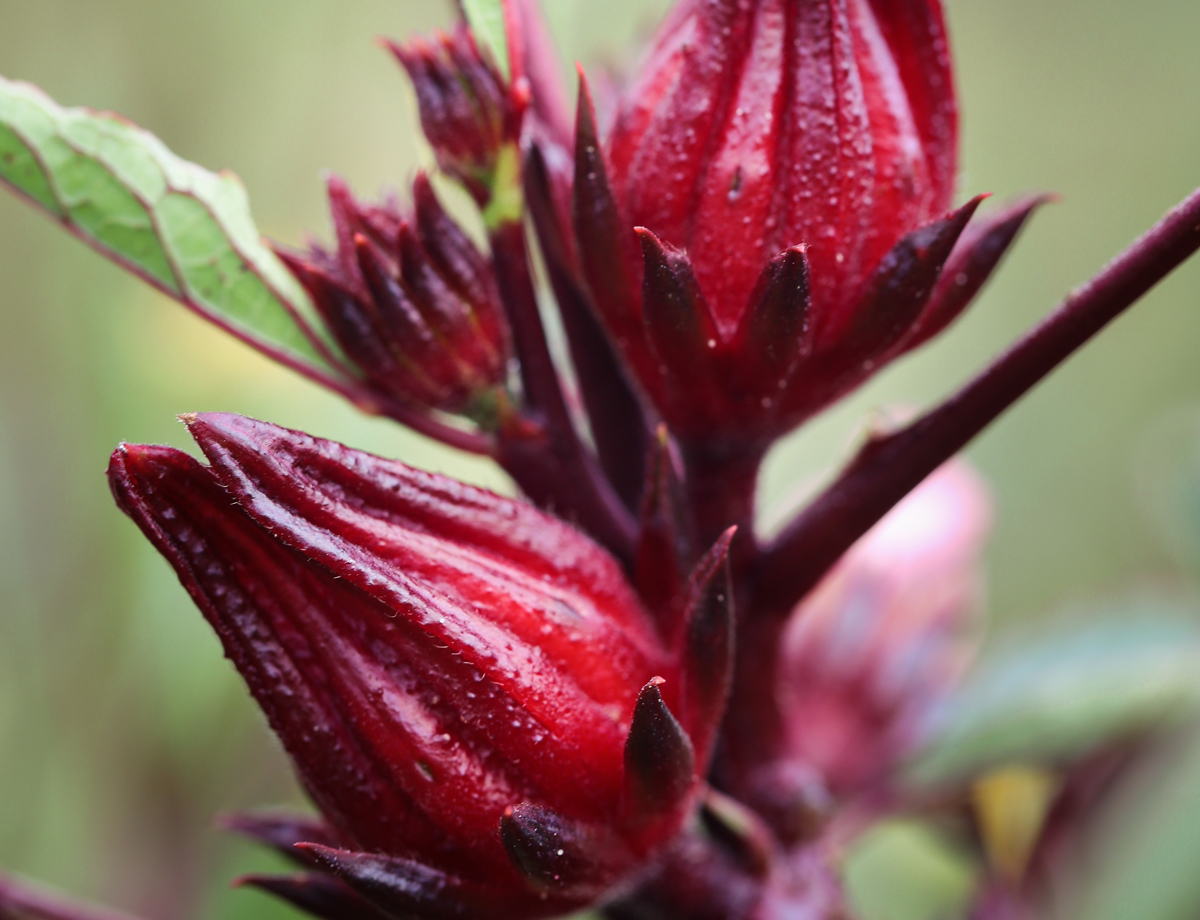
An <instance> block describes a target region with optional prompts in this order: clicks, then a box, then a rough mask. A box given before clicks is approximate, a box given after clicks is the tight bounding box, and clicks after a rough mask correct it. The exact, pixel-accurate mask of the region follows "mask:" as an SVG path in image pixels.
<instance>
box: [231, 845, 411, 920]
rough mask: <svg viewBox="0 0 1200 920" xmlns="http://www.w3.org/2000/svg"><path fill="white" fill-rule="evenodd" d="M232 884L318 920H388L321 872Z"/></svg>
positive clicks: (307, 858)
mask: <svg viewBox="0 0 1200 920" xmlns="http://www.w3.org/2000/svg"><path fill="white" fill-rule="evenodd" d="M292 858H293V859H297V860H300V861H303V862H304V863H306V864H311V865H317V864H318V861H317V860H316V859H315V858H314V857H313V856H312V855H311V854H309V853H301V852H300V851H299V850H297V851H296V855H294V856H293V857H292ZM233 885H234V887H235V888H257V889H259V890H260V891H265V892H266V893H267V894H271V895H274V896H275V897H277V898H280V899H281V900H283V901H287V902H288V903H289V904H291V905H292V906H293V907H296V908H299V909H300V910H302V911H304V912H305V913H307V914H311V915H312V916H314V917H317V918H319V920H389V915H388V914H386V913H384V912H383V911H382V910H380V909H379V908H378V907H375V906H374V905H372V904H371V903H369V902H368V901H367V900H366V899H364V898H362V897H360V896H359V895H358V894H357V893H356V892H355V891H354V889H352V888H351V887H350V886H349V885H347V884H346V883H345V882H343V881H341V880H340V879H337V878H334V877H333V876H331V875H326V874H324V873H319V872H304V873H300V874H298V875H243V876H241V877H240V878H237V879H235V880H234V882H233Z"/></svg>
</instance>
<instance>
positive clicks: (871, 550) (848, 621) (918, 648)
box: [780, 462, 990, 796]
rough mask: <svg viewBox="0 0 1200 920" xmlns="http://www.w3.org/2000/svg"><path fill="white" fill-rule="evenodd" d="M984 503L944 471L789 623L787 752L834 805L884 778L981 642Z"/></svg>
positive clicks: (964, 481)
mask: <svg viewBox="0 0 1200 920" xmlns="http://www.w3.org/2000/svg"><path fill="white" fill-rule="evenodd" d="M989 518H990V503H989V500H988V497H987V492H986V490H985V488H984V486H983V485H982V483H980V481H979V479H978V478H977V476H976V475H975V474H974V473H973V472H972V471H971V470H970V468H969V467H967V466H966V465H965V464H963V463H960V462H954V463H951V464H949V465H947V466H945V467H943V468H942V469H941V470H939V471H938V472H937V473H935V474H934V475H933V476H931V477H930V478H929V479H928V480H927V481H926V482H925V483H924V484H923V485H921V486H920V487H918V488H917V489H916V490H915V491H913V493H912V494H911V495H909V496H908V497H907V498H906V499H904V501H902V502H901V503H900V504H899V505H897V506H896V507H895V508H894V509H893V510H892V512H891V513H890V514H889V515H888V516H887V517H885V518H884V519H883V520H882V521H880V522H879V523H878V524H877V525H875V527H874V528H873V529H872V530H871V531H870V532H869V533H867V535H866V536H864V537H863V538H862V539H861V540H859V542H858V543H856V544H855V545H854V546H853V547H852V548H851V549H850V551H849V552H847V553H846V555H845V557H844V558H843V559H842V561H841V562H840V563H839V564H838V566H837V568H835V569H834V570H833V571H832V572H830V573H829V575H828V576H826V578H825V580H824V581H823V582H821V584H820V585H819V586H818V587H817V588H816V589H815V590H814V591H813V592H812V594H810V595H809V596H808V597H807V598H806V599H805V601H804V602H803V603H802V604H801V605H800V606H799V607H798V608H797V609H796V611H795V613H794V614H793V615H792V620H791V623H790V625H789V629H788V632H787V633H786V634H785V637H784V643H783V651H782V654H783V663H784V666H783V668H782V673H783V684H782V687H781V691H780V692H781V694H782V697H783V699H784V701H785V710H786V711H787V712H788V713H789V717H788V748H789V750H790V752H791V754H792V756H793V758H794V759H795V761H796V762H798V763H802V764H804V765H805V766H806V767H809V768H812V769H814V770H816V772H817V773H818V774H819V775H820V777H821V778H822V779H823V781H824V783H825V784H826V785H827V786H828V788H829V789H830V791H832V792H833V793H834V794H835V795H839V796H841V795H848V794H851V793H854V792H859V791H862V790H863V789H865V788H867V787H869V786H870V785H871V784H873V783H877V782H879V781H881V780H883V779H884V778H885V777H887V776H888V775H890V773H891V771H892V770H893V768H894V767H895V766H896V764H897V762H898V761H899V760H900V759H901V758H902V757H904V756H905V755H906V754H908V753H909V752H910V751H911V749H912V747H913V745H914V744H915V743H916V742H917V741H919V739H920V731H921V728H922V725H923V722H924V721H925V719H926V717H927V716H928V715H929V713H930V711H931V709H932V708H933V707H934V706H935V705H936V704H937V703H938V702H940V701H941V699H942V698H943V697H944V695H945V694H946V693H947V692H948V691H949V690H950V689H951V688H952V687H953V686H954V684H955V683H956V682H957V680H958V679H959V677H960V676H961V674H962V672H963V669H964V667H965V666H966V664H967V663H968V662H969V660H970V658H971V656H972V654H973V652H974V649H975V643H976V642H977V640H978V637H979V631H980V630H979V625H980V622H979V614H980V609H981V604H980V600H981V583H982V551H983V542H984V540H985V538H986V536H987V531H988V524H989Z"/></svg>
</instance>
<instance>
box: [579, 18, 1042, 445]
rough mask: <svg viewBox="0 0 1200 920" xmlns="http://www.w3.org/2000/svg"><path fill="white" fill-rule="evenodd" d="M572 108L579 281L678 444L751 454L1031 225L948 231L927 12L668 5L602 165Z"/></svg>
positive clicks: (898, 343) (949, 305)
mask: <svg viewBox="0 0 1200 920" xmlns="http://www.w3.org/2000/svg"><path fill="white" fill-rule="evenodd" d="M583 89H584V91H583V93H582V94H581V101H580V107H579V121H578V135H577V138H576V173H575V222H576V235H577V237H578V244H579V250H580V259H581V261H582V263H583V264H582V269H583V273H584V274H585V276H586V277H587V280H588V282H589V286H590V287H591V289H592V294H593V298H594V300H595V304H596V307H597V309H598V310H599V312H600V313H601V315H602V316H603V317H604V319H605V321H606V323H607V324H608V326H609V328H610V329H611V331H612V332H613V334H614V337H615V338H616V339H617V341H618V343H619V345H620V347H621V349H622V351H623V352H624V353H625V357H626V360H627V361H628V363H629V364H630V365H631V367H632V369H633V371H634V373H635V374H636V376H637V377H638V378H639V379H640V381H641V383H642V385H643V387H644V388H645V389H646V390H647V391H648V393H649V395H650V396H651V398H652V399H653V401H654V402H655V403H656V404H657V405H658V407H659V409H660V411H662V413H663V415H664V417H665V418H666V420H667V422H668V423H669V424H670V425H671V427H672V430H673V431H674V432H675V433H676V434H679V435H680V436H682V437H684V438H685V439H696V438H700V437H703V438H705V439H707V440H708V441H709V442H711V441H712V440H713V439H714V437H716V438H723V439H725V440H727V441H730V440H735V439H742V438H745V437H750V438H752V439H755V440H758V441H764V442H765V441H768V440H770V439H771V438H772V437H775V436H777V435H778V434H780V433H782V432H783V431H785V430H787V429H788V428H790V427H792V426H794V425H795V424H798V423H799V422H800V421H802V420H803V419H804V418H805V417H807V416H809V415H811V414H812V413H814V412H816V411H817V410H819V409H821V408H822V407H824V406H825V405H827V404H828V403H829V402H831V401H832V400H834V399H836V398H837V397H838V396H840V395H842V394H844V393H845V392H846V391H847V390H849V389H851V388H852V387H854V386H855V385H857V384H858V383H859V382H861V381H862V380H863V379H864V378H865V377H867V376H868V375H869V374H870V373H871V372H872V371H874V370H875V369H877V368H878V367H879V366H880V365H881V364H882V363H884V362H886V361H887V360H890V359H891V358H893V357H895V356H896V355H898V354H900V353H902V352H903V351H905V350H907V349H910V348H912V347H915V346H916V345H917V344H920V343H921V342H923V341H925V340H926V339H928V338H929V337H930V336H931V335H933V334H934V333H936V332H938V331H940V330H941V329H943V328H944V327H945V326H946V325H947V324H948V323H949V322H950V321H951V320H952V319H953V318H954V317H955V316H956V315H957V314H958V313H959V312H960V311H961V310H962V309H963V308H964V307H965V306H966V304H967V302H968V301H969V300H970V298H971V297H972V296H973V295H974V294H975V293H976V292H977V291H978V289H979V288H980V286H981V285H982V284H983V281H984V280H985V279H986V277H987V276H988V274H989V273H990V272H991V270H992V269H993V268H994V267H995V265H996V263H997V262H998V261H999V258H1000V256H1001V255H1002V254H1003V252H1004V250H1005V249H1006V248H1007V246H1008V245H1009V243H1011V241H1012V239H1013V237H1014V236H1015V234H1016V232H1017V230H1018V229H1019V227H1020V225H1021V222H1022V221H1023V220H1024V218H1025V216H1027V214H1028V212H1029V211H1030V210H1031V209H1032V207H1033V205H1034V204H1035V203H1036V202H1034V201H1029V202H1024V203H1022V205H1020V206H1019V207H1018V208H1017V209H1015V210H1013V211H1009V212H1005V214H1003V215H1001V216H1000V217H999V218H994V219H992V220H990V221H987V222H985V223H984V226H983V228H982V231H980V232H975V233H969V234H968V235H964V228H965V227H966V225H967V222H968V220H969V219H970V217H971V215H972V213H973V212H974V210H975V208H976V207H977V205H978V199H977V200H975V201H972V202H970V203H969V204H967V205H966V206H965V207H963V208H960V209H959V210H957V211H949V210H948V209H949V208H950V206H951V199H952V194H953V188H954V179H955V171H956V167H957V157H956V149H957V114H956V103H955V97H954V89H953V75H952V73H951V70H950V62H949V52H948V48H947V45H946V35H945V28H944V24H943V21H942V13H941V8H940V5H939V3H938V2H936V0H911V2H908V0H905V2H899V0H836V2H828V3H825V2H822V3H818V2H815V0H683V2H681V3H680V4H679V5H678V6H677V7H676V8H675V10H674V11H673V13H672V14H670V16H669V18H668V20H667V22H666V23H665V25H664V26H663V28H662V29H661V31H660V32H659V34H658V37H657V39H656V41H655V43H654V45H653V47H652V48H651V50H650V52H649V54H648V56H647V57H646V59H645V61H644V63H643V64H642V66H641V68H640V70H639V71H638V73H637V75H636V77H635V78H634V80H633V82H632V85H630V86H629V88H628V89H627V91H626V92H625V95H624V98H623V101H622V102H621V104H620V106H619V107H618V111H617V114H616V118H615V122H614V126H613V128H612V131H611V134H610V135H609V137H608V141H607V145H606V146H607V150H606V151H605V149H604V148H605V145H604V144H603V143H602V141H601V138H600V136H599V134H598V132H597V129H596V123H595V119H594V115H593V113H592V108H591V102H590V99H589V97H588V94H587V89H586V85H585V86H584V88H583ZM605 154H607V155H605ZM634 228H639V229H638V230H637V236H635V235H634ZM968 236H969V238H968ZM639 237H640V239H639ZM948 262H949V264H950V267H949V268H948V269H946V272H948V273H949V274H948V277H949V278H950V279H952V283H950V284H939V279H940V278H941V277H942V275H943V269H944V267H945V266H947V264H948ZM639 304H640V307H639Z"/></svg>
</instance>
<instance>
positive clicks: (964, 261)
mask: <svg viewBox="0 0 1200 920" xmlns="http://www.w3.org/2000/svg"><path fill="white" fill-rule="evenodd" d="M1053 200H1054V196H1053V195H1031V196H1029V197H1027V198H1022V199H1021V200H1019V201H1017V202H1014V203H1013V204H1011V205H1009V206H1008V207H1005V208H1001V209H1000V210H999V211H997V212H995V213H994V214H988V215H986V216H985V217H984V218H982V219H981V220H978V221H975V222H973V223H971V224H968V225H967V228H966V229H965V230H964V231H963V234H962V236H961V237H959V240H958V244H957V245H956V246H955V247H954V251H953V252H952V253H951V254H950V258H949V259H948V260H947V262H946V267H945V268H944V269H943V270H942V275H941V277H940V278H939V279H938V283H937V286H936V287H935V288H934V290H933V296H932V297H930V298H929V302H928V303H927V304H926V305H925V309H924V310H922V311H921V315H920V316H919V317H917V321H916V322H915V323H914V324H913V328H912V331H911V332H910V333H909V334H908V337H907V338H906V339H905V340H904V342H903V346H902V347H903V348H904V350H905V351H909V350H911V349H913V348H917V347H919V346H921V345H923V344H925V343H926V342H927V341H929V340H930V339H931V338H933V337H934V336H935V335H938V334H939V333H941V332H942V331H943V330H945V328H946V327H947V326H949V325H950V324H951V323H952V322H953V321H954V320H955V319H957V318H958V316H959V314H961V313H962V312H963V310H965V309H966V308H967V306H968V305H969V304H970V303H971V301H972V300H974V299H975V296H976V295H977V294H978V293H979V291H980V289H981V288H982V287H983V286H984V284H985V283H986V282H987V281H988V279H989V278H991V276H992V272H994V271H995V269H996V266H997V265H999V264H1000V260H1001V259H1003V258H1004V255H1005V254H1006V253H1007V252H1008V249H1009V247H1010V246H1011V245H1012V244H1013V242H1014V241H1015V240H1016V238H1017V234H1019V233H1020V232H1021V230H1022V229H1023V228H1024V226H1025V223H1026V222H1027V221H1028V220H1029V218H1030V217H1031V216H1032V214H1033V212H1034V210H1035V209H1037V208H1038V207H1040V206H1041V205H1043V204H1046V203H1048V202H1051V201H1053Z"/></svg>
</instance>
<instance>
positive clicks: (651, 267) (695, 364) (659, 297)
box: [635, 227, 720, 401]
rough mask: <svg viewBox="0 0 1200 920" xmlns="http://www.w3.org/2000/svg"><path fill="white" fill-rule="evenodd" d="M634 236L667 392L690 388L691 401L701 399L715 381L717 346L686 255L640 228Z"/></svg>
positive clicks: (649, 324) (644, 300)
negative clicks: (640, 246) (714, 359)
mask: <svg viewBox="0 0 1200 920" xmlns="http://www.w3.org/2000/svg"><path fill="white" fill-rule="evenodd" d="M635 232H636V233H637V235H638V240H639V241H640V242H641V244H642V258H643V260H644V268H643V276H642V319H643V320H644V321H645V324H646V329H647V331H648V333H649V336H650V343H651V346H652V347H653V349H654V351H655V353H656V354H657V355H658V358H659V361H660V363H661V365H662V367H663V369H664V370H665V372H666V376H667V383H668V389H669V390H675V391H676V392H678V391H679V390H685V389H686V390H691V391H692V397H691V399H692V400H693V401H701V400H703V399H704V397H705V393H706V391H707V390H708V389H710V388H711V387H712V385H713V383H715V381H713V380H712V379H711V378H712V376H713V375H712V371H713V355H714V354H715V353H716V350H717V346H718V344H720V338H719V334H718V332H717V326H716V323H715V322H713V318H712V315H711V314H710V313H709V311H708V304H707V303H706V302H705V300H704V294H703V293H701V291H700V285H699V284H698V283H697V281H696V275H695V272H693V271H692V264H691V261H690V260H689V259H688V257H687V253H685V252H681V251H680V250H678V249H674V248H673V247H667V246H664V245H663V243H662V241H661V240H660V239H659V238H658V237H656V236H655V235H654V234H653V233H651V232H650V231H649V230H647V229H645V228H644V227H637V228H635ZM697 390H699V392H697Z"/></svg>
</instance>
